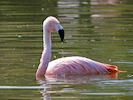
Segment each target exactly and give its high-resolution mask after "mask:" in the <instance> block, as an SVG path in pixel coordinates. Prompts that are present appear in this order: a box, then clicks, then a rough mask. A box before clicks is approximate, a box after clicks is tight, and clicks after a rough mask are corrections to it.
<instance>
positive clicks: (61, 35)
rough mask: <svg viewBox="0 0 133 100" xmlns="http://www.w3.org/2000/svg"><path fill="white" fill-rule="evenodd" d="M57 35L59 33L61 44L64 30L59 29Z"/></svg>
mask: <svg viewBox="0 0 133 100" xmlns="http://www.w3.org/2000/svg"><path fill="white" fill-rule="evenodd" d="M58 33H59V36H60V39H61V42H64V30H63V29H60V30H59V31H58Z"/></svg>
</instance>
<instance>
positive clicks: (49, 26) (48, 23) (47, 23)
mask: <svg viewBox="0 0 133 100" xmlns="http://www.w3.org/2000/svg"><path fill="white" fill-rule="evenodd" d="M43 29H44V30H46V31H47V32H49V33H52V32H58V33H59V36H60V39H61V41H62V42H63V41H64V29H63V27H62V26H61V25H60V22H59V20H57V19H56V18H55V17H53V16H50V17H47V18H46V19H45V20H44V22H43Z"/></svg>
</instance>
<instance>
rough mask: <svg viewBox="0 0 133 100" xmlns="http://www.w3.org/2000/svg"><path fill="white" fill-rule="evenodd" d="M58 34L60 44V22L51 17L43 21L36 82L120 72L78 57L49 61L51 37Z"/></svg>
mask: <svg viewBox="0 0 133 100" xmlns="http://www.w3.org/2000/svg"><path fill="white" fill-rule="evenodd" d="M55 32H56V33H59V36H60V39H61V42H63V41H64V28H63V26H62V25H61V24H60V21H59V20H58V19H57V18H56V17H53V16H49V17H47V18H46V19H45V20H44V21H43V51H42V55H41V58H40V64H39V66H38V69H37V71H36V80H41V79H42V78H45V77H46V76H50V75H51V76H52V75H55V76H70V75H75V76H76V75H79V76H82V75H109V74H111V73H117V72H122V71H120V70H119V69H118V67H117V66H115V65H111V64H105V63H101V62H98V61H94V60H92V59H89V58H86V57H80V56H71V57H62V58H58V59H56V60H53V61H50V60H51V47H52V45H51V35H52V33H55Z"/></svg>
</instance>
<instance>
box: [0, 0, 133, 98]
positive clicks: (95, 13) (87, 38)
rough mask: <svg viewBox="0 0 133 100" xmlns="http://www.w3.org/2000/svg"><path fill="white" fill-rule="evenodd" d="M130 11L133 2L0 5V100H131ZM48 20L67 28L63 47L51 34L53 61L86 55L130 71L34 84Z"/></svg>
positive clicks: (14, 1) (51, 0)
mask: <svg viewBox="0 0 133 100" xmlns="http://www.w3.org/2000/svg"><path fill="white" fill-rule="evenodd" d="M132 8H133V1H132V0H0V100H50V99H51V100H103V99H105V100H112V99H113V100H131V99H132V97H133V13H132V12H133V9H132ZM47 16H55V17H57V18H58V19H59V20H60V22H61V24H62V26H63V27H64V29H65V43H63V44H62V43H61V42H60V39H59V36H58V34H56V33H53V34H52V59H51V60H54V59H57V58H60V57H67V56H84V57H87V58H90V59H94V60H96V61H100V62H104V63H109V64H114V65H117V66H119V69H121V70H126V71H127V72H126V73H120V74H118V75H116V76H115V77H112V78H108V77H91V78H90V77H76V78H75V79H74V80H62V81H61V80H57V81H52V80H51V81H42V82H39V83H38V82H36V80H35V72H36V69H37V67H38V64H39V60H40V56H41V52H42V50H43V44H42V22H43V20H44V19H45V18H46V17H47Z"/></svg>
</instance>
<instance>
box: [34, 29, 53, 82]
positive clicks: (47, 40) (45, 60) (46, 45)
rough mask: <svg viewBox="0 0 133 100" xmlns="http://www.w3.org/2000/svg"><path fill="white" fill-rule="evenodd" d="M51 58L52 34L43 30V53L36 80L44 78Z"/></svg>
mask: <svg viewBox="0 0 133 100" xmlns="http://www.w3.org/2000/svg"><path fill="white" fill-rule="evenodd" d="M50 58H51V33H49V32H48V31H46V29H43V52H42V56H41V59H40V64H39V66H38V69H37V72H36V79H41V78H43V77H44V75H45V73H46V70H47V67H48V64H49V62H50Z"/></svg>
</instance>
